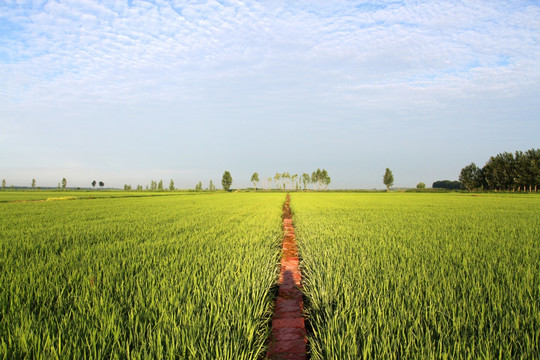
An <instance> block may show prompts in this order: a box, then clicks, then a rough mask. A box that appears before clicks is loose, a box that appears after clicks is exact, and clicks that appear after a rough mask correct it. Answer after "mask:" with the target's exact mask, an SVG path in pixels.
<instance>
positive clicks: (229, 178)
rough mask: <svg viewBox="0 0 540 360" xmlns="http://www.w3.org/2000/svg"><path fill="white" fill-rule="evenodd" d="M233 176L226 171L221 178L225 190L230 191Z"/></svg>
mask: <svg viewBox="0 0 540 360" xmlns="http://www.w3.org/2000/svg"><path fill="white" fill-rule="evenodd" d="M232 181H233V180H232V176H231V173H230V172H228V171H225V172H224V173H223V177H222V178H221V186H223V190H225V191H229V189H230V188H231V185H232Z"/></svg>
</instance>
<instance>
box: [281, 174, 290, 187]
mask: <svg viewBox="0 0 540 360" xmlns="http://www.w3.org/2000/svg"><path fill="white" fill-rule="evenodd" d="M281 179H282V180H283V190H287V182H288V181H289V180H290V179H291V174H289V173H288V172H284V173H283V174H281Z"/></svg>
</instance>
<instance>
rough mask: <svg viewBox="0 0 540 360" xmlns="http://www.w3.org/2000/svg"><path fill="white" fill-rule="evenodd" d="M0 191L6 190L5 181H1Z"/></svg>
mask: <svg viewBox="0 0 540 360" xmlns="http://www.w3.org/2000/svg"><path fill="white" fill-rule="evenodd" d="M2 190H6V179H2Z"/></svg>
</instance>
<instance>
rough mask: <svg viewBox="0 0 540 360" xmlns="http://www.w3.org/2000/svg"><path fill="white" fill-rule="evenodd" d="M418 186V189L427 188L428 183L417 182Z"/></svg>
mask: <svg viewBox="0 0 540 360" xmlns="http://www.w3.org/2000/svg"><path fill="white" fill-rule="evenodd" d="M416 188H417V189H425V188H426V184H425V183H423V182H421V181H420V182H419V183H418V184H416Z"/></svg>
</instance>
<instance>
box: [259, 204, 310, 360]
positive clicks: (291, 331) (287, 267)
mask: <svg viewBox="0 0 540 360" xmlns="http://www.w3.org/2000/svg"><path fill="white" fill-rule="evenodd" d="M289 203H290V196H289V194H287V199H286V200H285V204H283V231H284V237H283V257H282V258H281V273H280V276H279V291H278V296H277V299H276V307H275V310H274V316H273V317H272V338H271V339H270V346H269V349H268V353H267V358H268V359H271V360H281V359H283V360H284V359H287V360H305V359H306V358H307V352H306V344H307V338H306V327H305V323H304V317H303V312H302V311H303V301H302V291H301V290H300V288H301V287H302V284H301V280H302V275H301V273H300V268H299V266H298V265H299V258H298V248H297V246H296V236H295V234H294V226H293V224H292V216H291V209H290V207H289Z"/></svg>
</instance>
